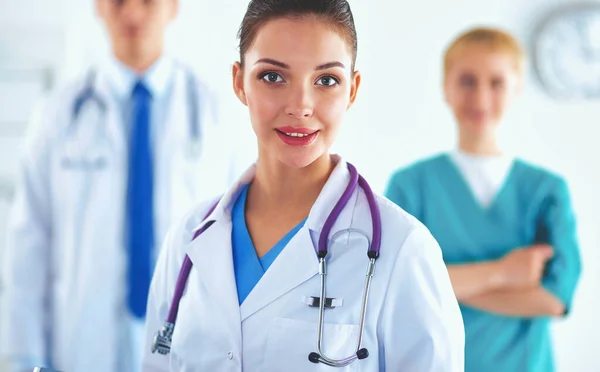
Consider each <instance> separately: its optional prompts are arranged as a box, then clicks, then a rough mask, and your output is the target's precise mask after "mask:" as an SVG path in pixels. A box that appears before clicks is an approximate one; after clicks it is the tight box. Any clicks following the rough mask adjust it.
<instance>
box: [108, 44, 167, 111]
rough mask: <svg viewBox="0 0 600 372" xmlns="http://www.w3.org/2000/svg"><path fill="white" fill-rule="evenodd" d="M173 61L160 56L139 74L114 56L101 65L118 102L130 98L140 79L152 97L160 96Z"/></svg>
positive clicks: (165, 87) (164, 88) (165, 88)
mask: <svg viewBox="0 0 600 372" xmlns="http://www.w3.org/2000/svg"><path fill="white" fill-rule="evenodd" d="M174 69H175V61H174V60H173V58H171V57H170V56H167V55H162V56H161V57H159V59H158V60H157V61H156V62H154V64H153V65H152V66H150V67H149V68H148V69H147V70H146V71H145V72H144V73H142V74H139V73H137V72H135V71H133V70H132V69H131V68H130V67H128V66H126V65H124V64H123V63H122V62H121V61H119V60H118V59H117V58H116V57H115V56H114V55H111V56H110V57H108V58H107V59H106V60H105V61H104V63H103V64H102V71H103V72H104V73H105V74H106V78H107V80H108V82H109V85H110V89H111V92H112V94H113V95H114V96H115V97H116V98H117V99H118V100H119V101H122V100H125V99H127V98H128V97H130V96H131V92H132V91H133V87H134V85H135V83H136V82H137V81H138V80H139V79H142V80H143V81H144V82H145V83H146V85H147V88H148V89H149V90H150V93H151V94H152V96H153V97H160V96H162V95H163V94H164V93H165V92H166V90H167V88H168V85H169V82H170V80H171V77H172V74H173V71H174Z"/></svg>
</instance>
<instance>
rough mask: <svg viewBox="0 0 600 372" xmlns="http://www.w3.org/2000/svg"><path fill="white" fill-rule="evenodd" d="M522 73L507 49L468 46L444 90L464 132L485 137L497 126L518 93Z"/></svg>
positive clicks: (448, 75)
mask: <svg viewBox="0 0 600 372" xmlns="http://www.w3.org/2000/svg"><path fill="white" fill-rule="evenodd" d="M518 86H519V75H518V73H517V70H516V68H515V61H514V58H512V57H511V56H510V55H508V54H507V53H503V52H495V51H492V50H490V49H489V48H486V47H483V46H467V47H465V50H464V51H463V52H462V54H460V55H458V56H456V57H455V58H454V59H453V60H452V63H451V65H450V68H449V69H448V71H447V72H446V77H445V81H444V93H445V97H446V102H447V103H448V105H449V106H450V108H451V109H452V111H453V113H454V116H455V118H456V121H457V122H458V125H459V131H460V132H461V135H463V137H466V138H473V139H477V138H481V137H487V136H493V135H495V132H496V128H497V127H498V124H499V123H500V121H501V119H502V117H503V116H504V113H505V111H506V109H507V107H508V106H509V104H510V102H511V101H512V99H513V98H514V97H515V96H516V95H517V93H518Z"/></svg>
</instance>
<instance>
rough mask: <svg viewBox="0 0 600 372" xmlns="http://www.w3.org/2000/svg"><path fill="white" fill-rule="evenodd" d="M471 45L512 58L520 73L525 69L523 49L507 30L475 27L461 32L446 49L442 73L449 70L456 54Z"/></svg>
mask: <svg viewBox="0 0 600 372" xmlns="http://www.w3.org/2000/svg"><path fill="white" fill-rule="evenodd" d="M472 46H482V47H484V48H489V50H490V51H492V52H500V53H504V54H506V55H508V56H509V57H511V58H513V59H514V63H515V70H516V71H517V73H518V74H519V75H521V74H522V73H523V71H524V69H525V50H524V49H523V47H522V46H521V44H520V43H519V42H518V41H517V39H516V38H515V37H514V36H512V35H511V34H509V33H508V32H505V31H502V30H500V29H497V28H491V27H477V28H472V29H470V30H467V31H465V32H463V33H462V34H461V35H459V36H458V37H457V38H456V39H455V40H454V41H453V42H452V43H451V44H450V45H449V46H448V48H447V49H446V52H445V54H444V75H446V74H447V73H448V70H450V66H451V65H452V62H453V61H454V59H455V58H456V56H457V55H460V54H461V53H463V52H464V50H465V49H467V48H469V47H472Z"/></svg>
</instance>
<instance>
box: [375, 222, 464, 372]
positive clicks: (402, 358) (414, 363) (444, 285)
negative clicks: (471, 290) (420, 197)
mask: <svg viewBox="0 0 600 372" xmlns="http://www.w3.org/2000/svg"><path fill="white" fill-rule="evenodd" d="M384 309H385V310H384V314H383V318H382V321H381V323H380V327H379V330H378V332H380V335H381V337H382V338H383V340H384V343H383V345H384V348H385V350H383V353H382V355H383V357H384V363H385V370H386V371H403V372H459V371H460V372H462V371H464V343H465V340H464V337H465V336H464V326H463V321H462V315H461V313H460V309H459V306H458V302H457V300H456V297H455V296H454V292H453V290H452V285H451V284H450V277H449V275H448V271H447V269H446V266H445V265H444V261H443V259H442V254H441V250H440V247H439V245H438V243H437V242H436V241H435V239H434V238H433V236H431V234H430V233H429V231H428V230H427V229H426V228H425V227H423V226H419V227H416V228H415V229H414V230H413V231H412V232H411V233H410V234H409V235H408V237H407V238H406V240H405V241H404V243H403V244H402V248H401V251H400V253H399V255H398V258H397V261H396V263H395V267H394V269H393V271H392V276H391V278H390V284H389V287H388V290H387V293H386V298H385V306H384Z"/></svg>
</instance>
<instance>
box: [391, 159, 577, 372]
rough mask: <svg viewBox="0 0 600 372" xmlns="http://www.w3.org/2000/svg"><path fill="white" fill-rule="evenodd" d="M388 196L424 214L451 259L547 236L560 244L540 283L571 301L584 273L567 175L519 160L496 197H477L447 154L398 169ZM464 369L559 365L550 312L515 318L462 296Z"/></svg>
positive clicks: (495, 252) (544, 370)
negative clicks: (485, 199) (484, 202)
mask: <svg viewBox="0 0 600 372" xmlns="http://www.w3.org/2000/svg"><path fill="white" fill-rule="evenodd" d="M386 196H387V197H388V198H389V199H390V200H392V201H393V202H395V203H396V204H398V205H399V206H400V207H402V208H403V209H404V210H406V211H407V212H408V213H410V214H412V215H414V216H415V217H416V218H418V219H419V220H420V221H421V222H422V223H423V224H424V225H425V226H427V228H429V230H430V231H431V233H432V234H433V236H434V237H435V238H436V240H437V241H438V242H439V244H440V246H441V248H442V253H443V257H444V261H445V262H446V263H447V264H464V263H470V262H480V261H489V260H496V259H499V258H501V257H502V256H504V255H505V254H507V253H509V252H510V251H511V250H513V249H515V248H518V247H523V246H528V245H532V244H534V243H547V244H549V245H551V246H552V247H553V249H554V256H553V258H552V259H551V260H550V261H549V263H548V267H547V269H546V273H545V275H544V277H543V280H542V285H543V287H544V288H545V289H547V290H548V291H549V292H550V293H553V294H554V295H555V296H556V297H557V298H559V299H560V300H561V301H562V302H563V304H564V305H565V308H566V309H567V311H568V309H569V308H570V306H571V301H572V298H573V293H574V291H575V287H576V285H577V282H578V279H579V274H580V270H581V268H580V256H579V247H578V242H577V238H576V226H575V217H574V214H573V210H572V207H571V201H570V197H569V192H568V188H567V185H566V183H565V181H564V180H563V179H562V178H560V177H558V176H556V175H554V174H551V173H549V172H548V171H546V170H543V169H540V168H538V167H536V166H533V165H531V164H528V163H526V162H524V161H522V160H515V161H514V163H513V165H512V168H511V170H510V172H509V174H508V176H507V178H506V181H505V184H504V185H503V187H502V188H501V189H500V191H499V192H498V194H497V195H496V198H495V199H494V200H493V201H492V203H491V204H490V205H489V206H488V207H487V208H484V207H482V206H481V204H480V203H479V202H478V201H477V199H476V198H475V196H474V194H473V193H472V191H471V189H470V187H469V186H468V183H467V182H466V180H465V179H464V178H463V176H462V174H461V173H460V170H459V169H458V168H457V167H456V166H455V164H454V162H453V161H452V159H451V158H450V156H448V155H447V154H443V155H439V156H435V157H432V158H429V159H425V160H422V161H420V162H417V163H415V164H413V165H411V166H409V167H407V168H405V169H401V170H399V171H397V172H396V173H394V174H393V176H392V177H391V179H390V181H389V184H388V186H387V190H386ZM461 311H462V315H463V321H464V324H465V337H466V340H465V341H466V352H465V353H466V354H465V371H466V372H481V371H486V372H495V371H497V372H506V371H511V372H517V371H531V372H551V371H554V361H553V357H552V354H553V352H552V344H551V338H550V330H549V323H550V318H549V317H537V318H517V317H509V316H503V315H498V314H493V313H488V312H485V311H482V310H478V309H475V308H472V307H468V306H465V305H462V304H461Z"/></svg>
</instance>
